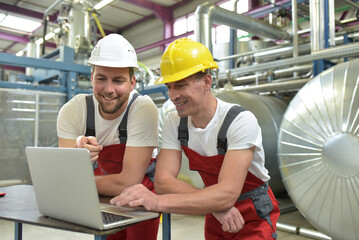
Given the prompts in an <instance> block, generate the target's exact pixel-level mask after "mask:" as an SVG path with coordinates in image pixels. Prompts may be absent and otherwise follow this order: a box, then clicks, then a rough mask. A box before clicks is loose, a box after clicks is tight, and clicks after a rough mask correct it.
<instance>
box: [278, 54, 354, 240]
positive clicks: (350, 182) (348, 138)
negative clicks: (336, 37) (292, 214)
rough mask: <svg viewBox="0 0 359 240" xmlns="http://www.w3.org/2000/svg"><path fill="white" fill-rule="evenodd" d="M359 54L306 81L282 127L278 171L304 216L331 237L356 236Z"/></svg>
mask: <svg viewBox="0 0 359 240" xmlns="http://www.w3.org/2000/svg"><path fill="white" fill-rule="evenodd" d="M358 76H359V59H356V60H353V61H350V62H345V63H341V64H338V65H336V66H334V67H332V68H331V69H328V70H327V71H325V72H323V73H322V74H320V75H318V76H317V77H315V78H314V79H313V80H311V81H310V82H308V83H307V84H306V85H305V86H304V87H303V88H302V89H301V90H300V91H299V92H298V93H297V95H296V96H295V97H294V98H293V100H292V101H291V102H290V104H289V106H288V109H287V110H286V112H285V114H284V117H283V121H282V124H281V127H280V133H279V142H278V154H279V159H280V171H281V174H282V178H283V182H284V184H285V187H286V189H287V192H288V194H289V195H290V197H291V199H292V200H293V202H294V203H295V205H296V207H297V208H298V209H299V210H300V211H301V213H302V214H303V215H304V216H305V218H306V219H307V220H308V221H309V222H310V223H311V224H312V225H313V226H315V227H316V228H317V229H318V230H320V231H322V232H323V233H325V234H327V235H329V236H331V237H332V238H333V239H359V228H358V226H359V225H358V222H359V89H358V87H359V78H358Z"/></svg>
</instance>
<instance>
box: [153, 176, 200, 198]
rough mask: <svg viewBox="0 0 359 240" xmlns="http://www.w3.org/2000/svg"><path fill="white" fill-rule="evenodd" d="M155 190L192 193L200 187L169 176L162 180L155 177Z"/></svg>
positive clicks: (161, 192)
mask: <svg viewBox="0 0 359 240" xmlns="http://www.w3.org/2000/svg"><path fill="white" fill-rule="evenodd" d="M155 190H156V193H157V194H168V193H190V192H194V191H197V190H198V188H196V187H194V186H192V185H190V184H189V183H187V182H184V181H182V180H179V179H177V178H173V177H172V178H170V177H168V178H166V179H162V180H161V181H159V180H157V179H155Z"/></svg>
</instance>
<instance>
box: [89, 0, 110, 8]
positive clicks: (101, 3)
mask: <svg viewBox="0 0 359 240" xmlns="http://www.w3.org/2000/svg"><path fill="white" fill-rule="evenodd" d="M113 1H114V0H102V1H101V2H99V3H97V4H96V5H95V6H94V7H93V8H94V9H95V10H100V9H101V8H103V7H104V6H106V5H108V4H110V3H112V2H113Z"/></svg>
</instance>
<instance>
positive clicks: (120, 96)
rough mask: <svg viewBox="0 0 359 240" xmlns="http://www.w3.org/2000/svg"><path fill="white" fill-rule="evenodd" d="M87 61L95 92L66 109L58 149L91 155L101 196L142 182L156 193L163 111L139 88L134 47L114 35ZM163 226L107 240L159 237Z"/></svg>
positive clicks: (149, 224)
mask: <svg viewBox="0 0 359 240" xmlns="http://www.w3.org/2000/svg"><path fill="white" fill-rule="evenodd" d="M88 63H89V64H91V65H92V73H91V82H92V86H93V94H89V95H87V94H78V95H76V96H75V97H73V98H72V99H71V100H70V101H69V102H67V103H66V104H65V105H64V106H63V107H62V108H61V110H60V112H59V116H58V119H57V134H58V138H59V147H77V148H87V149H88V150H89V151H90V153H91V157H92V160H93V162H94V172H95V175H96V178H95V179H96V185H97V190H98V193H99V194H101V195H104V196H116V195H118V194H120V193H121V192H122V190H123V189H125V188H127V187H129V186H132V185H135V184H138V183H142V184H143V185H144V186H146V187H147V188H148V189H149V190H151V191H154V186H153V175H154V169H155V161H154V158H153V157H154V156H155V155H156V148H157V147H158V110H157V107H156V105H155V104H154V103H153V101H152V100H151V98H150V97H148V96H141V95H139V94H138V92H137V91H136V90H135V84H136V80H135V76H134V72H135V71H136V70H137V69H138V65H137V56H136V52H135V50H134V48H133V47H132V45H131V44H130V43H129V42H128V41H127V40H126V39H125V38H124V37H123V36H121V35H119V34H110V35H108V36H106V37H104V38H102V39H101V40H100V41H98V43H97V44H96V46H95V48H94V49H93V51H92V53H91V56H90V59H89V60H88ZM69 167H71V166H69ZM84 201H86V199H84ZM158 226H159V219H158V218H157V219H151V220H147V221H144V222H141V223H138V224H135V225H134V226H132V227H129V228H126V229H125V230H123V231H120V232H118V233H116V234H113V235H110V236H108V237H107V239H136V240H137V239H138V240H143V239H149V240H150V239H151V240H152V239H157V231H158Z"/></svg>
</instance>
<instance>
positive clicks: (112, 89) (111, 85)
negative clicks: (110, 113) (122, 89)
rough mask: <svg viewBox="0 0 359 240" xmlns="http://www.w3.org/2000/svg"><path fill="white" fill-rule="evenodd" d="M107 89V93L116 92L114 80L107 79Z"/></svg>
mask: <svg viewBox="0 0 359 240" xmlns="http://www.w3.org/2000/svg"><path fill="white" fill-rule="evenodd" d="M105 91H106V93H112V92H114V87H113V84H112V81H106V84H105Z"/></svg>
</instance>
